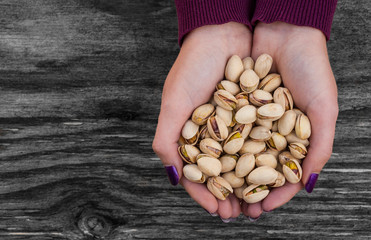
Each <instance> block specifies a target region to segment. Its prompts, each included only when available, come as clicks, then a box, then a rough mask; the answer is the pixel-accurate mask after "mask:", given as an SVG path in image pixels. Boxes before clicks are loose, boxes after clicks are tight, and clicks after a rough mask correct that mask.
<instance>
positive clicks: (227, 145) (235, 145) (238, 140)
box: [223, 131, 245, 154]
mask: <svg viewBox="0 0 371 240" xmlns="http://www.w3.org/2000/svg"><path fill="white" fill-rule="evenodd" d="M244 142H245V139H243V137H242V135H241V133H240V132H238V131H235V132H232V133H231V134H229V136H228V137H227V139H226V140H225V141H224V145H223V150H224V152H226V153H228V154H236V153H237V152H238V151H240V149H241V148H242V145H243V143H244Z"/></svg>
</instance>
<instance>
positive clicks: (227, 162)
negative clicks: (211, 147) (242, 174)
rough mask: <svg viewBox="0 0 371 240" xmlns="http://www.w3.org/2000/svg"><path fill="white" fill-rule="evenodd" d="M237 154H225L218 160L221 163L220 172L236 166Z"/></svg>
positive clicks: (230, 169)
mask: <svg viewBox="0 0 371 240" xmlns="http://www.w3.org/2000/svg"><path fill="white" fill-rule="evenodd" d="M237 159H238V155H237V154H225V155H223V156H222V157H221V158H220V159H219V160H220V163H221V164H222V171H221V172H222V173H225V172H229V171H232V170H233V169H234V168H235V167H236V163H237Z"/></svg>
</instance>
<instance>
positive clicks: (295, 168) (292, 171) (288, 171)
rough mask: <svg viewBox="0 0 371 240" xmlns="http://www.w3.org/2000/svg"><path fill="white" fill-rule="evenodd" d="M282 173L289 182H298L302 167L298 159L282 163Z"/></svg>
mask: <svg viewBox="0 0 371 240" xmlns="http://www.w3.org/2000/svg"><path fill="white" fill-rule="evenodd" d="M282 170H283V174H284V175H285V178H286V180H287V181H288V182H290V183H298V182H299V181H300V179H301V177H302V174H303V172H302V169H301V166H300V164H299V162H298V161H296V160H290V161H288V162H286V163H285V164H284V165H282Z"/></svg>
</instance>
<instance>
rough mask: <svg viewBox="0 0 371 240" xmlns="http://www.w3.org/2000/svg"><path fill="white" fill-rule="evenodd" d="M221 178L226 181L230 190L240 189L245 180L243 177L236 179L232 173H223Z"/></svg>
mask: <svg viewBox="0 0 371 240" xmlns="http://www.w3.org/2000/svg"><path fill="white" fill-rule="evenodd" d="M222 178H224V179H225V180H227V182H229V184H230V185H231V186H232V188H238V187H241V186H242V185H243V184H244V183H245V179H244V178H243V177H237V176H236V173H235V172H234V171H231V172H227V173H223V174H222Z"/></svg>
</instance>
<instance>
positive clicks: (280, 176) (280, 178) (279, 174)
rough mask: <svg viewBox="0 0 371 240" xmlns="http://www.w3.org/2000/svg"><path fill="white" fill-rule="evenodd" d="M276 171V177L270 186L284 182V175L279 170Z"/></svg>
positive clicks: (279, 185) (278, 185)
mask: <svg viewBox="0 0 371 240" xmlns="http://www.w3.org/2000/svg"><path fill="white" fill-rule="evenodd" d="M277 173H278V175H277V179H276V181H275V182H274V183H272V184H270V185H269V186H270V187H281V186H283V185H284V184H285V182H286V179H285V176H284V175H283V174H282V173H281V172H279V171H277Z"/></svg>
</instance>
